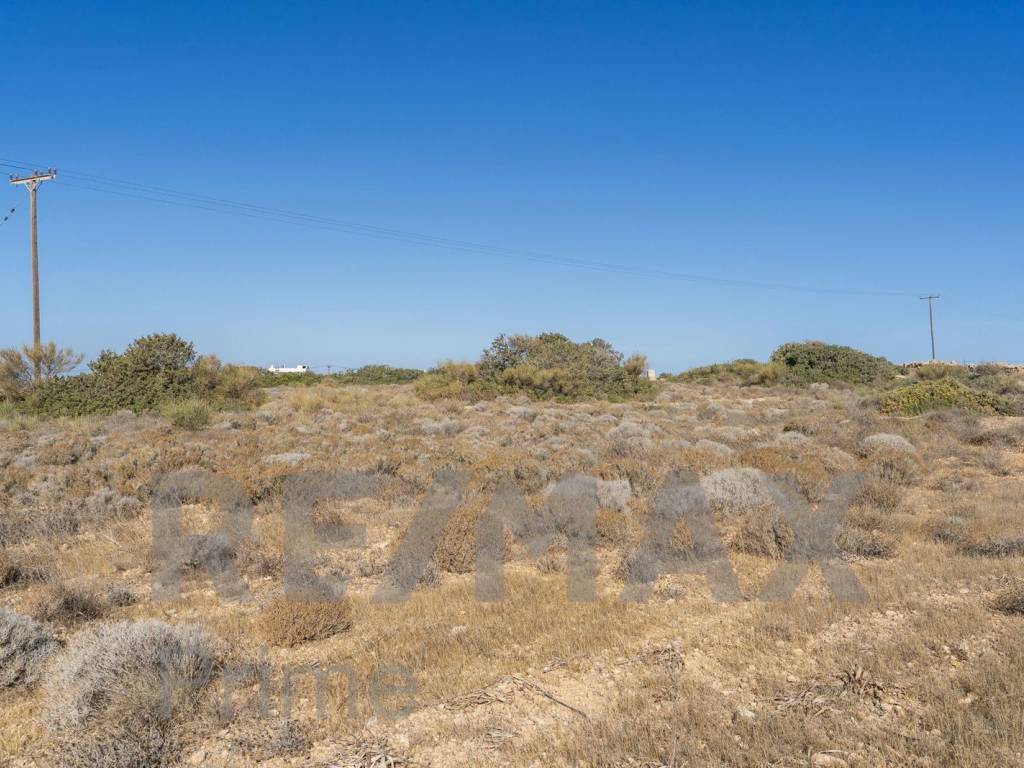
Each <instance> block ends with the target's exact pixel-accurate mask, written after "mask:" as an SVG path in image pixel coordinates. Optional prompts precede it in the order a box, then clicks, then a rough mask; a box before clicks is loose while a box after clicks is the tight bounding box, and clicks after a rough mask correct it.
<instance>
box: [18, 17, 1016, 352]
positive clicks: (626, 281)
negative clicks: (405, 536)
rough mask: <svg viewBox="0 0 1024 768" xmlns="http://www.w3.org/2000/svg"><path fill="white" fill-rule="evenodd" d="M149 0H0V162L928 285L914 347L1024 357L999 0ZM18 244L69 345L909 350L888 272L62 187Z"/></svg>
mask: <svg viewBox="0 0 1024 768" xmlns="http://www.w3.org/2000/svg"><path fill="white" fill-rule="evenodd" d="M161 5H162V7H161V8H157V4H155V3H139V2H132V3H127V2H108V3H52V2H45V1H44V2H33V3H27V2H15V1H13V0H3V2H2V3H0V24H2V28H3V31H4V35H3V38H4V67H3V72H2V74H0V78H2V79H0V83H2V85H0V94H2V105H3V111H2V130H0V157H3V158H11V159H15V160H27V161H29V162H38V163H43V164H49V165H54V166H56V167H57V168H58V169H67V170H69V171H76V172H79V173H91V174H98V175H101V176H106V177H113V178H116V179H126V180H130V181H133V182H137V183H140V184H148V185H157V186H162V187H168V188H172V189H177V190H183V191H185V192H191V193H197V194H207V195H211V196H215V197H220V198H226V199H230V200H236V201H241V202H246V203H253V204H258V205H263V206H269V207H277V208H286V209H290V210H296V211H300V212H304V213H308V214H311V215H317V216H326V217H331V218H337V219H344V220H348V221H354V222H362V223H365V224H369V225H375V226H380V227H389V228H397V229H402V230H409V231H413V232H419V233H424V234H428V235H435V236H439V237H446V238H457V239H462V240H468V241H473V242H480V243H485V244H489V245H493V246H497V247H502V248H508V249H513V250H528V251H537V252H543V253H550V254H555V255H557V256H559V257H565V258H572V259H584V260H588V261H600V262H612V263H616V264H626V265H635V266H637V267H642V268H646V269H654V270H669V271H674V272H683V273H690V274H701V275H708V276H711V277H718V278H727V279H735V280H749V281H764V282H783V283H791V284H800V285H809V286H820V287H826V288H840V289H850V290H865V291H895V292H909V293H912V294H916V293H918V292H920V293H924V292H936V293H941V294H942V299H941V300H940V301H939V302H938V303H937V305H936V310H937V327H938V336H939V355H940V357H944V358H947V359H952V358H955V359H967V360H983V359H1012V360H1021V359H1022V358H1024V350H1022V345H1021V338H1022V332H1024V312H1022V311H1021V308H1020V289H1021V287H1022V283H1024V280H1022V278H1024V260H1022V245H1024V173H1022V172H1024V152H1022V150H1024V6H1022V5H1021V4H1020V3H988V2H986V3H976V2H960V3H950V2H938V3H937V2H919V3H907V2H884V3H883V2H873V3H872V2H861V3H823V2H822V3H785V4H778V3H747V2H744V3H738V2H720V1H716V2H702V3H692V2H691V3H670V2H664V3H634V2H621V3H607V2H586V3H583V2H580V3H561V2H538V3H533V2H509V3H504V2H479V3H468V2H463V3H446V2H431V3H406V2H390V3H370V2H361V3H288V2H279V1H278V2H273V3H269V2H260V1H259V0H252V1H251V2H246V3H208V2H204V3H195V2H176V3H164V4H161ZM0 170H3V171H5V172H6V171H8V170H10V169H7V168H2V169H0ZM80 179H81V177H79V180H80ZM74 180H75V179H74V178H73V177H71V176H62V177H61V179H59V180H58V181H59V182H61V181H64V182H71V181H74ZM12 205H13V206H17V211H16V212H15V214H14V216H13V217H12V218H11V220H10V221H8V222H7V223H6V224H4V225H2V226H0V285H2V286H3V289H4V290H3V301H2V303H0V346H9V345H13V344H20V343H24V342H27V341H29V340H30V338H31V295H30V290H29V287H30V282H29V280H30V278H29V262H28V248H27V239H28V222H27V215H26V214H27V203H26V195H25V192H24V191H23V190H21V189H16V188H14V187H11V186H9V185H6V184H5V185H3V188H2V189H0V206H3V207H5V208H7V207H10V206H12ZM40 254H41V261H42V290H43V336H44V338H46V339H49V338H53V339H55V340H57V341H58V342H60V343H62V344H67V345H72V346H74V347H76V348H77V349H79V350H81V351H83V352H85V353H86V354H87V355H89V356H90V357H91V356H93V355H94V354H95V353H96V352H97V351H98V350H100V349H101V348H103V347H111V348H121V347H122V346H123V345H124V344H126V343H127V342H128V341H130V340H131V339H132V338H134V337H135V336H138V335H141V334H144V333H147V332H153V331H160V330H163V331H175V332H177V333H179V334H180V335H182V336H185V337H187V338H189V339H192V340H194V341H195V342H196V345H197V347H198V348H199V349H200V350H201V351H205V352H215V353H217V354H219V355H221V356H222V357H223V358H225V359H227V360H232V361H244V362H252V363H259V364H267V363H274V362H281V363H289V364H290V363H297V362H306V363H309V364H313V365H319V364H326V363H331V364H334V365H350V366H354V365H359V364H363V363H369V362H389V363H393V364H399V365H415V366H428V365H431V364H433V363H434V362H436V361H437V360H439V359H442V358H446V357H452V358H474V357H476V355H477V354H479V352H480V350H481V349H482V348H483V347H485V346H486V345H487V343H488V342H489V340H490V339H491V337H493V336H494V335H496V334H497V333H499V332H502V331H505V332H539V331H543V330H560V331H562V332H564V333H566V334H568V335H569V336H571V337H574V338H577V339H588V338H592V337H594V336H602V337H605V338H607V339H609V340H610V341H611V342H612V343H614V344H615V345H616V346H617V347H619V348H620V349H622V350H623V351H625V352H627V353H629V352H632V351H643V352H646V353H647V354H648V355H649V357H650V360H651V363H652V365H654V366H655V367H656V368H657V369H659V370H678V369H680V368H684V367H688V366H691V365H695V364H700V363H705V362H710V361H715V360H723V359H731V358H736V357H744V356H750V357H757V358H764V357H766V356H767V355H768V354H769V353H770V352H771V350H772V349H773V348H774V347H775V346H776V345H777V344H779V343H781V342H783V341H787V340H794V339H803V338H821V339H825V340H829V341H834V342H837V343H844V344H851V345H854V346H858V347H861V348H864V349H867V350H869V351H871V352H874V353H878V354H884V355H887V356H889V357H891V358H893V359H896V360H907V359H921V358H925V357H926V356H927V354H928V328H927V309H926V306H925V303H924V302H921V301H919V300H917V299H916V298H914V297H888V296H861V295H827V294H814V293H794V292H781V291H765V290H755V289H749V288H735V287H725V286H721V285H715V284H699V283H689V282H681V281H675V280H670V279H660V278H654V277H645V276H638V275H629V274H615V273H608V272H601V271H588V270H582V269H576V268H570V267H566V266H559V265H554V264H545V263H534V262H530V261H520V260H515V259H501V258H495V257H489V256H483V255H481V254H476V253H468V252H460V251H453V250H448V249H438V248H431V247H427V246H424V245H421V244H413V243H406V242H396V241H392V240H386V239H375V238H369V237H360V236H355V235H351V234H346V233H343V232H338V231H331V230H324V229H317V228H311V227H299V226H293V225H289V224H284V223H279V222H274V221H267V220H265V219H260V218H249V217H240V216H230V215H225V214H222V213H215V212H210V211H206V210H199V209H195V208H184V207H178V206H173V205H165V204H160V203H155V202H151V201H146V200H140V199H136V198H133V197H124V196H116V195H111V194H103V193H100V192H96V191H92V190H87V189H81V188H80V187H79V186H70V185H68V184H62V183H52V184H49V185H47V186H44V187H43V188H42V190H41V192H40Z"/></svg>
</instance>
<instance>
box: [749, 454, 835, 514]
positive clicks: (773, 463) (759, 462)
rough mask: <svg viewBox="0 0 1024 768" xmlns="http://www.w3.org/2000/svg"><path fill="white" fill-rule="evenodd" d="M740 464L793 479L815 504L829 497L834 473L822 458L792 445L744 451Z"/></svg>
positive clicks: (798, 487) (801, 491)
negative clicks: (826, 494)
mask: <svg viewBox="0 0 1024 768" xmlns="http://www.w3.org/2000/svg"><path fill="white" fill-rule="evenodd" d="M740 464H741V465H742V466H745V467H753V468H755V469H760V470H762V471H763V472H766V473H768V474H769V475H775V476H780V475H781V476H783V477H787V478H790V479H791V480H792V481H793V482H794V483H795V484H796V487H797V489H798V490H799V491H800V493H802V494H803V495H804V496H806V497H807V498H808V499H810V500H811V501H813V502H818V501H821V500H822V499H823V498H824V497H825V492H826V491H827V490H828V487H829V484H830V483H831V482H832V473H831V472H829V471H828V468H827V467H826V466H825V464H824V462H823V461H822V459H821V457H820V456H817V455H815V454H814V453H810V452H807V451H805V450H803V449H795V448H793V447H788V446H770V447H761V448H754V449H751V450H747V451H744V452H743V453H742V454H741V456H740Z"/></svg>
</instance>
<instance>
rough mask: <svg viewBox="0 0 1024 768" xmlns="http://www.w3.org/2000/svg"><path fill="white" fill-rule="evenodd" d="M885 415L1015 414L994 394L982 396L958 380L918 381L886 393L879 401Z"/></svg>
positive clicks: (988, 393) (1008, 404)
mask: <svg viewBox="0 0 1024 768" xmlns="http://www.w3.org/2000/svg"><path fill="white" fill-rule="evenodd" d="M879 406H880V408H881V410H882V412H883V413H888V414H895V415H900V416H916V415H918V414H921V413H927V412H928V411H940V410H945V409H947V408H954V409H958V410H963V411H970V412H973V413H988V414H995V413H1004V414H1008V413H1011V412H1012V411H1013V408H1012V406H1011V405H1010V403H1009V402H1008V401H1007V400H1005V399H1004V398H1002V397H1000V396H999V395H994V394H992V393H991V392H979V391H977V390H974V389H971V388H970V387H966V386H964V385H963V384H961V383H960V382H959V381H956V380H955V379H939V380H937V381H917V382H914V383H912V384H906V385H904V386H900V387H896V388H895V389H891V390H889V391H888V392H884V393H883V394H882V395H881V396H880V397H879Z"/></svg>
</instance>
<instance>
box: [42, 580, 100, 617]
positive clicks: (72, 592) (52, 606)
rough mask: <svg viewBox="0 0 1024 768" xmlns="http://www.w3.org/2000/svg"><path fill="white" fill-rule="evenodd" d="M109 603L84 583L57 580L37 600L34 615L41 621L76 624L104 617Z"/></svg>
mask: <svg viewBox="0 0 1024 768" xmlns="http://www.w3.org/2000/svg"><path fill="white" fill-rule="evenodd" d="M106 612H107V604H106V602H105V601H104V600H103V598H102V597H100V596H99V595H98V594H96V592H95V591H94V590H93V589H92V588H90V587H88V586H86V585H84V584H74V583H70V582H65V581H61V582H57V583H56V584H53V585H52V586H50V587H49V588H47V589H46V590H45V591H44V592H43V593H42V594H41V595H40V596H39V597H38V598H37V600H36V603H35V607H34V608H33V611H32V613H33V615H34V616H35V617H36V618H37V619H39V620H40V621H49V622H56V623H58V624H75V623H78V622H81V621H91V620H93V619H98V618H100V617H102V616H103V615H104V614H106Z"/></svg>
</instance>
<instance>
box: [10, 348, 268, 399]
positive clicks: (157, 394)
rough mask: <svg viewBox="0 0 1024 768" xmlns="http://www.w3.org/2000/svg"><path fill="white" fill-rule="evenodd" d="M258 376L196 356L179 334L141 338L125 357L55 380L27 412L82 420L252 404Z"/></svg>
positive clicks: (110, 356) (38, 391) (41, 388)
mask: <svg viewBox="0 0 1024 768" xmlns="http://www.w3.org/2000/svg"><path fill="white" fill-rule="evenodd" d="M256 384H257V373H256V372H255V370H253V369H248V368H242V367H239V366H230V365H229V366H225V365H222V364H221V362H220V361H219V360H218V359H217V358H216V357H214V356H206V357H199V358H197V357H196V353H195V348H194V347H193V345H192V344H191V343H190V342H187V341H185V340H184V339H181V338H179V337H178V336H176V335H175V334H152V335H150V336H143V337H142V338H140V339H136V340H135V341H133V342H132V343H131V344H129V345H128V347H127V348H126V349H125V351H124V352H122V353H121V354H117V353H115V352H112V351H110V350H104V351H103V352H101V353H100V355H99V357H97V358H96V359H95V360H93V361H92V362H91V363H89V372H88V373H84V374H80V375H78V376H56V377H53V378H51V379H48V380H46V381H43V382H42V383H41V384H40V385H38V386H36V387H34V388H33V389H32V390H31V391H30V392H29V394H28V396H27V397H26V401H25V404H26V407H27V410H29V411H31V412H34V413H36V414H38V415H41V416H83V415H87V414H93V413H109V412H112V411H116V410H120V409H129V410H132V411H135V412H136V413H138V412H141V411H147V410H156V409H158V408H159V407H160V406H161V405H162V404H165V403H168V402H171V401H187V400H189V399H190V398H201V399H203V400H205V401H206V402H208V403H210V404H213V405H228V404H235V405H238V404H250V403H252V402H253V397H254V390H255V387H256Z"/></svg>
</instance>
